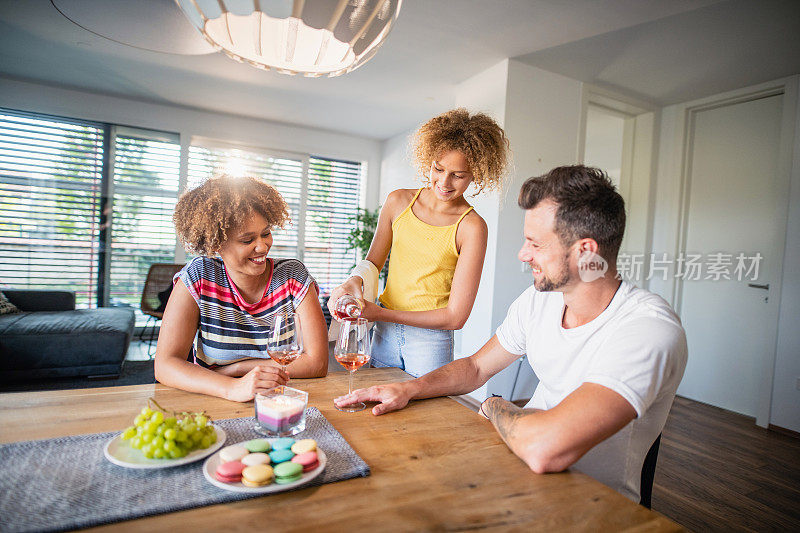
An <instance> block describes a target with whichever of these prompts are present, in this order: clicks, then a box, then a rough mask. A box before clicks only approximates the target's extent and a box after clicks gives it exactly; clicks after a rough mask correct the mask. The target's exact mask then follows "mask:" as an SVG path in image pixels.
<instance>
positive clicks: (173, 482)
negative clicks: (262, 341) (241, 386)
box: [0, 407, 369, 531]
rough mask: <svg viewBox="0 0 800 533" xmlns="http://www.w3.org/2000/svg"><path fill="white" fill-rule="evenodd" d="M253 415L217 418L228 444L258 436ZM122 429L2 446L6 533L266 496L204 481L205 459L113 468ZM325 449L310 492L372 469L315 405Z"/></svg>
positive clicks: (316, 428)
mask: <svg viewBox="0 0 800 533" xmlns="http://www.w3.org/2000/svg"><path fill="white" fill-rule="evenodd" d="M253 422H254V420H253V418H252V417H249V418H233V419H229V420H217V421H215V422H214V423H215V424H217V425H219V426H220V427H221V428H222V429H224V430H225V433H226V435H227V440H226V441H225V445H226V446H227V445H229V444H233V443H236V442H241V441H245V440H249V439H253V438H257V437H259V435H258V434H257V433H256V432H255V431H254V430H253V429H252V428H253ZM116 434H117V432H112V433H95V434H93V435H78V436H74V437H61V438H57V439H46V440H37V441H26V442H15V443H12V444H4V445H0V531H62V530H67V529H77V528H83V527H89V526H96V525H100V524H109V523H113V522H119V521H121V520H130V519H133V518H140V517H143V516H150V515H155V514H161V513H169V512H172V511H180V510H183V509H191V508H193V507H202V506H204V505H212V504H216V503H224V502H230V501H236V500H245V499H248V498H254V497H258V496H262V495H258V494H256V495H252V494H241V493H236V492H229V491H226V490H223V489H220V488H218V487H215V486H214V485H212V484H211V483H209V482H208V481H207V480H206V479H205V477H204V476H203V471H202V467H203V461H202V460H201V461H196V462H194V463H190V464H187V465H183V466H177V467H174V468H162V469H157V470H134V469H130V468H124V467H121V466H117V465H114V464H112V463H110V462H109V461H108V460H107V459H106V458H105V456H104V455H103V448H104V447H105V445H106V443H107V442H108V441H109V440H110V439H111V438H113V437H114V436H115V435H116ZM297 438H313V439H314V440H316V441H317V443H318V444H319V447H320V448H322V449H323V450H324V451H325V454H326V455H327V457H328V463H327V465H326V466H325V470H324V471H323V472H322V474H320V475H319V476H317V477H316V478H315V479H313V480H312V481H310V482H309V483H307V484H305V485H302V486H300V487H298V489H304V488H307V487H311V486H315V485H322V484H324V483H332V482H334V481H341V480H344V479H350V478H354V477H363V476H368V475H369V466H367V463H365V462H364V460H363V459H361V457H359V456H358V454H356V452H355V451H354V450H353V448H351V447H350V445H349V444H348V443H347V441H346V440H344V438H343V437H342V436H341V435H340V434H339V432H338V431H336V429H334V427H333V426H332V425H331V424H330V422H328V420H327V419H326V418H325V417H324V416H323V415H322V413H320V412H319V410H318V409H316V408H314V407H309V408H308V410H307V411H306V430H305V431H304V432H303V433H300V434H299V435H297Z"/></svg>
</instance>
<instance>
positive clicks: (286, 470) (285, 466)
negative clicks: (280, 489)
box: [273, 461, 303, 485]
mask: <svg viewBox="0 0 800 533" xmlns="http://www.w3.org/2000/svg"><path fill="white" fill-rule="evenodd" d="M273 471H274V473H275V483H277V484H279V485H285V484H287V483H292V482H294V481H297V480H298V479H300V478H302V477H303V467H302V466H300V465H299V464H297V463H293V462H291V461H287V462H285V463H281V464H279V465H275V467H274V468H273Z"/></svg>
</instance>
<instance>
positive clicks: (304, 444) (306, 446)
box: [292, 439, 317, 455]
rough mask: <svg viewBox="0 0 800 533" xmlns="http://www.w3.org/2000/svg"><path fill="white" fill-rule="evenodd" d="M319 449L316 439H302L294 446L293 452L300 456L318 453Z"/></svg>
mask: <svg viewBox="0 0 800 533" xmlns="http://www.w3.org/2000/svg"><path fill="white" fill-rule="evenodd" d="M316 449H317V441H315V440H314V439H302V440H299V441H297V442H295V443H294V444H293V445H292V451H293V452H294V453H295V454H296V455H300V454H301V453H308V452H313V451H316Z"/></svg>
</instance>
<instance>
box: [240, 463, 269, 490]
mask: <svg viewBox="0 0 800 533" xmlns="http://www.w3.org/2000/svg"><path fill="white" fill-rule="evenodd" d="M274 477H275V473H274V472H273V470H272V467H271V466H269V465H265V464H259V465H252V466H248V467H245V469H244V470H242V485H244V486H245V487H263V486H264V485H269V484H270V483H272V479H273V478H274Z"/></svg>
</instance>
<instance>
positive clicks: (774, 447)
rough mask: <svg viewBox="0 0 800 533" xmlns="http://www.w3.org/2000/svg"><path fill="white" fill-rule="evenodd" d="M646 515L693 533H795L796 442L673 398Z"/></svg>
mask: <svg viewBox="0 0 800 533" xmlns="http://www.w3.org/2000/svg"><path fill="white" fill-rule="evenodd" d="M653 510H655V511H658V512H660V513H662V514H664V515H666V516H667V517H669V518H671V519H672V520H674V521H676V522H678V523H679V524H681V525H683V526H685V527H687V528H689V529H691V530H693V531H800V438H795V437H790V436H786V435H782V434H780V433H777V432H775V431H770V430H766V429H762V428H760V427H758V426H756V425H755V421H754V420H753V419H752V418H749V417H746V416H743V415H739V414H736V413H732V412H730V411H725V410H724V409H719V408H717V407H711V406H709V405H705V404H702V403H699V402H694V401H692V400H687V399H685V398H680V397H679V398H675V403H674V404H673V407H672V411H671V412H670V416H669V418H668V419H667V425H666V426H665V427H664V432H663V435H662V439H661V449H660V450H659V454H658V465H657V467H656V475H655V483H654V487H653Z"/></svg>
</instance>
